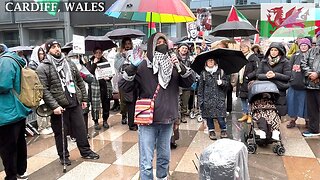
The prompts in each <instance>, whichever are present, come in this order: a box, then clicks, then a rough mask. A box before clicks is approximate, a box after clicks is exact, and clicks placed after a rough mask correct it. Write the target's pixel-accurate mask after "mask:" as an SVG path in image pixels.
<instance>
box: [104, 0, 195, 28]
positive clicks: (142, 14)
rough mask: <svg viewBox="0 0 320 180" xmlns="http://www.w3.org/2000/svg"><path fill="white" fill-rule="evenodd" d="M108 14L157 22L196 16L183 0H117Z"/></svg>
mask: <svg viewBox="0 0 320 180" xmlns="http://www.w3.org/2000/svg"><path fill="white" fill-rule="evenodd" d="M105 14H106V15H108V16H111V17H115V18H122V19H128V20H132V21H143V22H155V23H180V22H192V21H195V20H196V17H195V16H194V14H193V13H192V12H191V10H190V9H189V7H188V6H187V5H186V4H185V3H184V2H182V1H181V0H117V1H116V2H115V3H114V4H113V5H112V6H111V7H110V8H109V9H108V10H107V11H106V12H105Z"/></svg>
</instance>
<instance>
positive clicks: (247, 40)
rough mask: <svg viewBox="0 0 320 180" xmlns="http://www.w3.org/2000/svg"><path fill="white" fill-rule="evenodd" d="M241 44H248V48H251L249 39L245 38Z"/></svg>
mask: <svg viewBox="0 0 320 180" xmlns="http://www.w3.org/2000/svg"><path fill="white" fill-rule="evenodd" d="M240 46H248V48H249V49H251V42H250V40H249V39H246V40H243V41H241V43H240Z"/></svg>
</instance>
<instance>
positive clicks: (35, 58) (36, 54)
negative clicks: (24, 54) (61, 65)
mask: <svg viewBox="0 0 320 180" xmlns="http://www.w3.org/2000/svg"><path fill="white" fill-rule="evenodd" d="M40 48H41V47H40V46H36V47H35V48H34V49H33V50H32V54H31V57H30V59H31V60H32V61H34V62H36V63H37V64H38V65H39V63H40V60H39V49H40ZM43 52H44V51H43Z"/></svg>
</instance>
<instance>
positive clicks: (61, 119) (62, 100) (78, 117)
mask: <svg viewBox="0 0 320 180" xmlns="http://www.w3.org/2000/svg"><path fill="white" fill-rule="evenodd" d="M46 51H47V56H46V59H44V60H43V61H42V63H40V65H39V66H38V68H37V70H36V71H37V74H38V76H39V79H40V81H41V83H42V85H43V87H44V90H43V100H44V102H45V104H46V105H47V106H48V108H50V109H52V110H53V114H52V115H51V119H50V120H51V126H52V129H53V132H54V137H55V142H56V146H57V151H58V155H59V156H60V163H61V164H62V165H71V161H70V159H69V156H70V154H69V151H68V149H67V147H68V146H67V145H65V146H63V141H64V143H65V144H67V138H66V133H64V136H62V123H63V124H64V125H65V127H66V128H64V130H65V131H66V130H67V129H70V128H71V127H72V131H73V135H74V136H75V138H76V139H77V146H78V149H79V151H80V154H81V156H82V158H84V159H99V155H98V154H96V153H95V152H93V151H92V150H91V149H90V144H89V142H88V139H87V133H86V128H85V123H84V119H83V116H82V109H84V108H86V106H87V92H86V88H85V85H84V83H83V79H82V78H81V76H80V73H79V70H78V69H77V67H76V65H75V64H74V63H73V62H71V61H67V59H66V58H65V56H64V55H63V54H62V53H61V48H60V44H59V43H58V42H57V41H56V40H53V39H52V40H48V41H47V42H46ZM63 148H64V149H63Z"/></svg>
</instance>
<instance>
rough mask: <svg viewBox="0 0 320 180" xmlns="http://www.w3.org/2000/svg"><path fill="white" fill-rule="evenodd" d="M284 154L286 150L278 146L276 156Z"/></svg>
mask: <svg viewBox="0 0 320 180" xmlns="http://www.w3.org/2000/svg"><path fill="white" fill-rule="evenodd" d="M285 152H286V149H285V148H284V147H283V146H279V148H278V149H277V154H278V156H283V155H284V153H285Z"/></svg>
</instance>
